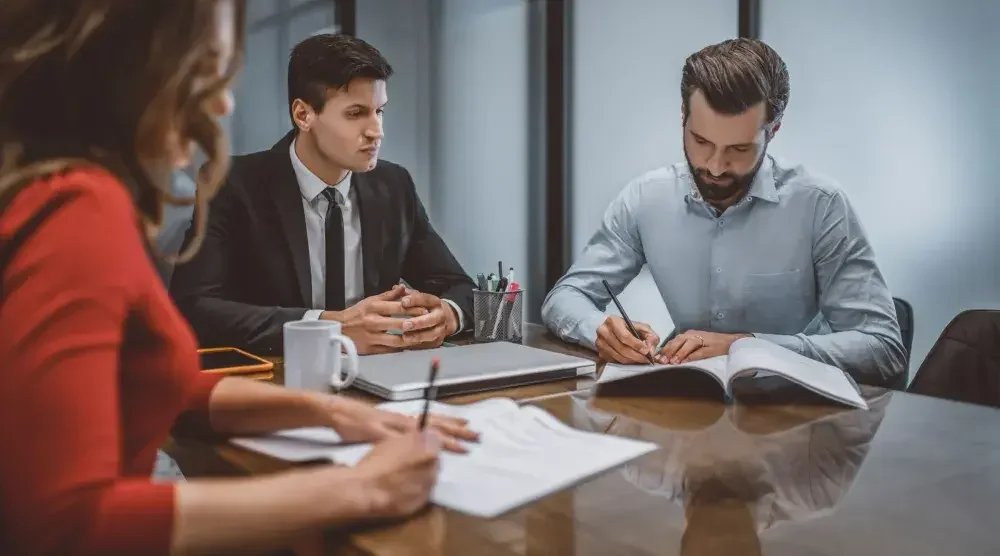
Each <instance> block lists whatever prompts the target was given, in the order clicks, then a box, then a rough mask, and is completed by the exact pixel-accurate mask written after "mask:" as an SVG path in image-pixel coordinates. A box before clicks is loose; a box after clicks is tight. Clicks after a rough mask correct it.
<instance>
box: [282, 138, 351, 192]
mask: <svg viewBox="0 0 1000 556" xmlns="http://www.w3.org/2000/svg"><path fill="white" fill-rule="evenodd" d="M288 155H289V157H291V159H292V169H293V170H295V179H296V180H297V181H298V182H299V192H300V193H302V197H303V198H304V199H305V200H306V201H309V202H310V203H311V202H313V201H315V200H316V197H319V196H320V195H321V194H322V193H323V191H324V190H325V189H326V188H327V187H330V185H329V184H327V183H326V182H325V181H323V180H321V179H320V178H319V176H317V175H316V174H314V173H313V171H312V170H310V169H309V168H308V167H306V165H305V164H304V163H303V162H302V160H300V159H299V155H298V154H296V152H295V140H292V144H291V146H290V147H288ZM333 187H334V188H335V189H336V190H337V191H338V192H339V193H340V195H341V196H342V197H343V199H345V200H346V199H349V198H350V197H349V196H348V195H349V194H350V192H351V172H348V173H347V175H346V176H344V179H342V180H340V183H338V184H336V185H334V186H333Z"/></svg>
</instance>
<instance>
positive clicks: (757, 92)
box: [681, 38, 789, 125]
mask: <svg viewBox="0 0 1000 556" xmlns="http://www.w3.org/2000/svg"><path fill="white" fill-rule="evenodd" d="M696 90H699V91H701V92H702V94H704V95H705V99H706V100H708V105H709V106H711V107H712V109H713V110H715V111H716V112H719V113H722V114H729V115H735V114H742V113H743V112H746V111H747V110H748V109H749V108H750V107H751V106H754V105H756V104H757V103H759V102H764V104H765V106H766V107H767V125H771V124H773V123H774V122H776V121H778V120H780V119H781V116H782V114H784V112H785V106H787V105H788V92H789V88H788V68H786V67H785V62H784V61H783V60H782V59H781V56H779V55H778V53H777V52H775V51H774V49H773V48H771V47H770V46H768V45H767V44H765V43H764V42H762V41H759V40H756V39H742V38H741V39H730V40H727V41H724V42H721V43H719V44H713V45H711V46H707V47H705V48H703V49H701V50H699V51H698V52H695V53H694V54H692V55H691V56H689V57H688V59H687V61H685V62H684V72H683V74H682V75H681V99H682V102H683V108H684V121H685V122H687V118H688V115H689V114H690V112H691V104H690V103H691V95H692V94H694V92H695V91H696Z"/></svg>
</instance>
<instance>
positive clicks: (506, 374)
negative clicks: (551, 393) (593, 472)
mask: <svg viewBox="0 0 1000 556" xmlns="http://www.w3.org/2000/svg"><path fill="white" fill-rule="evenodd" d="M435 357H438V358H439V359H440V360H441V366H440V367H439V368H438V376H437V386H438V390H437V395H438V396H439V397H445V396H453V395H457V394H468V393H470V392H480V391H485V390H497V389H501V388H511V387H514V386H522V385H525V384H534V383H538V382H549V381H554V380H562V379H567V378H574V377H577V376H581V375H586V374H593V373H594V372H595V371H596V367H595V365H594V362H593V361H590V360H588V359H583V358H581V357H573V356H569V355H563V354H561V353H555V352H552V351H546V350H543V349H538V348H533V347H528V346H523V345H520V344H513V343H510V342H494V343H488V344H472V345H467V346H455V347H439V348H436V349H429V350H419V351H403V352H398V353H386V354H382V355H366V356H363V357H360V358H359V359H358V361H359V363H360V366H361V368H360V372H359V373H358V377H357V379H355V381H354V386H355V387H356V388H358V389H360V390H364V391H365V392H368V393H370V394H374V395H375V396H378V397H380V398H384V399H387V400H393V401H396V400H410V399H418V398H423V397H425V396H426V395H427V389H428V387H429V384H428V378H429V377H430V366H431V361H432V360H433V359H434V358H435Z"/></svg>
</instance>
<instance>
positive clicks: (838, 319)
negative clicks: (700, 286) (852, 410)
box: [755, 191, 906, 384]
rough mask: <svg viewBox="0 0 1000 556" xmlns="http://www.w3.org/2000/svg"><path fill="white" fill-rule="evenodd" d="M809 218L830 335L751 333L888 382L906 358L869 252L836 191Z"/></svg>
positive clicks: (861, 376)
mask: <svg viewBox="0 0 1000 556" xmlns="http://www.w3.org/2000/svg"><path fill="white" fill-rule="evenodd" d="M814 222H815V224H814V229H813V259H814V265H815V269H816V286H817V291H818V293H819V305H820V311H821V312H822V314H823V317H824V318H825V319H826V321H827V322H828V323H829V325H830V333H828V334H814V335H807V334H794V335H778V334H755V336H757V337H758V338H762V339H764V340H768V341H770V342H773V343H775V344H778V345H780V346H783V347H786V348H788V349H790V350H792V351H795V352H797V353H800V354H802V355H805V356H806V357H810V358H812V359H816V360H818V361H822V362H824V363H828V364H830V365H833V366H835V367H838V368H840V369H843V370H845V371H847V372H848V373H850V374H851V375H852V376H854V377H855V378H856V379H857V380H858V381H859V382H865V383H874V384H889V383H891V382H892V381H893V380H894V379H895V378H897V377H898V376H899V375H900V374H901V373H904V372H905V371H906V356H905V354H904V351H903V343H902V339H901V335H900V331H899V323H898V321H897V318H896V309H895V305H894V304H893V300H892V295H891V294H890V293H889V288H888V287H887V286H886V283H885V280H884V279H883V277H882V273H881V271H880V270H879V268H878V265H877V264H876V263H875V253H874V250H873V249H872V246H871V244H870V243H869V242H868V238H867V236H866V234H865V231H864V229H863V228H862V226H861V222H860V220H859V219H858V216H857V214H855V212H854V210H853V209H852V207H851V205H850V203H849V202H848V200H847V198H846V197H845V196H844V194H843V193H842V192H840V191H835V192H832V193H830V194H829V195H826V196H825V197H824V198H823V199H822V200H821V201H820V203H819V204H818V205H817V209H816V218H815V220H814Z"/></svg>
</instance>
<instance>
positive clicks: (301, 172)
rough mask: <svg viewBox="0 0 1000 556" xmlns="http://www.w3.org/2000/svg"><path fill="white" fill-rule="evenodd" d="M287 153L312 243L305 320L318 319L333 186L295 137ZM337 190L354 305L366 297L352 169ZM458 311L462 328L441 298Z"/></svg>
mask: <svg viewBox="0 0 1000 556" xmlns="http://www.w3.org/2000/svg"><path fill="white" fill-rule="evenodd" d="M288 154H289V156H290V157H291V159H292V169H294V170H295V179H296V180H297V181H298V182H299V192H300V193H301V194H302V211H303V213H304V214H305V217H306V240H307V245H308V247H309V275H310V277H311V281H312V309H311V310H309V311H306V314H305V315H304V316H303V317H302V318H303V319H304V320H317V319H319V316H320V315H321V314H323V311H325V310H326V210H327V207H328V206H329V201H327V199H326V196H325V195H323V191H324V190H325V189H326V188H327V187H330V186H328V185H327V183H326V182H324V181H323V180H321V179H320V178H319V176H317V175H316V174H314V173H313V171H312V170H310V169H309V168H307V167H306V165H305V164H303V163H302V160H300V159H299V155H298V154H296V153H295V141H292V145H291V147H289V149H288ZM332 187H333V188H334V189H335V190H336V191H337V200H338V204H339V205H340V214H341V215H342V216H343V219H344V300H345V301H346V305H345V306H346V307H351V306H353V305H355V304H356V303H358V302H359V301H361V300H362V299H364V297H365V286H364V272H363V271H364V267H363V262H362V258H361V214H360V213H359V212H358V209H357V193H356V192H355V191H353V190H352V189H351V172H348V173H347V175H346V176H344V179H342V180H340V183H338V184H336V185H333V186H332ZM442 301H443V302H445V303H447V304H448V305H450V306H451V307H452V308H453V309H454V310H455V314H456V315H458V330H457V331H456V332H459V331H461V330H463V328H464V326H463V315H462V311H461V309H459V308H458V305H456V304H455V303H454V302H453V301H451V300H450V299H442Z"/></svg>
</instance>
